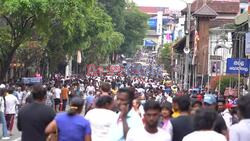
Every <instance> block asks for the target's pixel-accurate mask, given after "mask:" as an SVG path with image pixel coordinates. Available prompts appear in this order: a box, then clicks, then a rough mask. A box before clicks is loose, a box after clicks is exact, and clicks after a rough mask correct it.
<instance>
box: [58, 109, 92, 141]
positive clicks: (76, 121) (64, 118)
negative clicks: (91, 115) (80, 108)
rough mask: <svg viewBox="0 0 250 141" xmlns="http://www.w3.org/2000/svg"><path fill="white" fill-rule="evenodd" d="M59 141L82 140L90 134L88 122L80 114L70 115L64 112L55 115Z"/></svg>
mask: <svg viewBox="0 0 250 141" xmlns="http://www.w3.org/2000/svg"><path fill="white" fill-rule="evenodd" d="M55 121H56V124H57V128H58V140H59V141H84V139H85V136H86V135H90V134H91V129H90V123H89V121H87V120H86V119H85V118H84V117H82V116H81V115H73V116H70V115H68V114H67V113H66V112H64V113H60V114H58V115H57V116H56V117H55Z"/></svg>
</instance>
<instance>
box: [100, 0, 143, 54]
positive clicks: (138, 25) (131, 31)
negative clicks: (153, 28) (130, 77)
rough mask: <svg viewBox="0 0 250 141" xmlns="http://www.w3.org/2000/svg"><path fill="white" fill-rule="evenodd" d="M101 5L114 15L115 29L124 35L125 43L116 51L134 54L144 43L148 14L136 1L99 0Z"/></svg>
mask: <svg viewBox="0 0 250 141" xmlns="http://www.w3.org/2000/svg"><path fill="white" fill-rule="evenodd" d="M98 2H99V3H100V5H101V7H102V8H103V9H105V11H107V13H108V14H109V15H110V16H111V17H112V22H113V25H114V27H115V31H117V32H120V33H122V34H123V35H124V38H125V40H124V43H123V44H122V45H121V47H120V48H117V50H116V52H117V53H119V54H126V55H128V56H132V55H133V54H134V53H135V52H136V50H137V49H138V48H137V47H138V46H137V45H138V44H142V40H143V38H144V37H145V34H146V31H147V20H148V16H147V15H146V14H144V13H141V12H140V11H139V10H138V9H137V7H136V6H135V4H134V3H129V2H127V1H126V0H98Z"/></svg>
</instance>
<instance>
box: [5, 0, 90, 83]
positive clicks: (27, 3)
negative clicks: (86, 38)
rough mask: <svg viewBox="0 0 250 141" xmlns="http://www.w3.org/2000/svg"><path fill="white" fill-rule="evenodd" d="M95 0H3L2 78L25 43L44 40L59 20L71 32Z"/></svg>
mask: <svg viewBox="0 0 250 141" xmlns="http://www.w3.org/2000/svg"><path fill="white" fill-rule="evenodd" d="M92 4H93V0H86V1H84V2H83V1H82V0H74V1H72V0H64V1H51V0H11V1H10V0H1V1H0V21H1V22H0V57H1V58H0V80H3V78H4V76H5V74H6V72H7V71H8V68H9V66H10V63H11V61H12V58H13V56H14V54H15V52H16V50H17V48H19V47H20V45H21V44H23V43H25V42H26V41H28V40H43V41H45V42H46V38H47V37H48V36H49V34H50V33H51V32H50V30H51V28H50V27H52V26H51V24H55V23H57V22H58V21H59V22H60V23H61V24H62V25H63V27H64V28H65V29H66V31H67V33H68V34H69V35H71V33H73V32H74V28H72V27H73V25H75V23H76V22H81V24H79V25H82V26H84V24H83V22H82V20H78V19H81V18H83V17H84V15H82V14H81V13H82V11H83V10H88V7H91V5H92Z"/></svg>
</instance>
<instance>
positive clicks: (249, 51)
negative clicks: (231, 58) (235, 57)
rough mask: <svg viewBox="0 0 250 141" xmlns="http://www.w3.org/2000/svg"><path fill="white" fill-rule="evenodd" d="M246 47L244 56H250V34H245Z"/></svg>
mask: <svg viewBox="0 0 250 141" xmlns="http://www.w3.org/2000/svg"><path fill="white" fill-rule="evenodd" d="M245 41H246V45H245V54H246V56H250V32H248V33H246V40H245Z"/></svg>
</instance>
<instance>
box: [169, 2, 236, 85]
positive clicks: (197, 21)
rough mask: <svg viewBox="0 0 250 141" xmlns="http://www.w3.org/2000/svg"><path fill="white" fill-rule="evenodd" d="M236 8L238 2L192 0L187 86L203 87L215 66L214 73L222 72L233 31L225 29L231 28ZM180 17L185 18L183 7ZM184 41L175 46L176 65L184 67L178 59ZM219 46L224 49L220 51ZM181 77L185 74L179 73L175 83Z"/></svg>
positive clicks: (185, 11)
mask: <svg viewBox="0 0 250 141" xmlns="http://www.w3.org/2000/svg"><path fill="white" fill-rule="evenodd" d="M239 7H240V3H239V1H237V0H209V1H204V0H195V1H194V2H193V3H192V5H191V13H192V18H191V31H190V47H191V53H190V54H189V58H190V59H189V60H188V63H189V64H190V65H189V70H190V71H189V79H188V80H189V84H190V86H201V85H202V86H205V84H207V82H208V80H209V78H211V76H213V75H214V74H212V73H211V72H213V70H212V69H213V67H214V66H220V67H217V70H216V72H217V73H220V74H221V73H222V72H224V70H225V66H223V67H222V64H225V63H226V62H225V60H226V58H228V57H229V56H230V55H231V52H230V50H229V49H228V48H231V46H232V38H231V32H232V31H231V30H229V29H228V28H229V27H230V26H228V24H233V23H234V18H235V17H236V15H237V14H238V12H239V11H240V10H239V9H240V8H239ZM182 14H183V15H185V17H187V16H186V15H187V9H186V8H185V9H183V10H182ZM222 36H225V37H226V38H227V40H225V39H226V38H222V39H221V37H222ZM185 42H186V39H185V37H184V38H183V39H180V40H179V42H177V43H176V44H175V45H174V48H175V49H176V51H177V52H178V53H179V58H177V59H178V60H179V63H177V64H183V62H180V61H181V60H184V59H181V58H183V56H184V55H185V54H184V53H183V49H184V47H185ZM220 44H223V45H224V46H223V47H222V48H221V46H219V45H220ZM224 47H225V48H224ZM212 60H213V61H212ZM184 61H185V60H184ZM211 61H212V63H211ZM217 62H220V63H217ZM210 66H211V67H210ZM182 67H184V66H182ZM182 70H184V69H182ZM218 71H219V72H218ZM216 72H215V73H216ZM181 74H184V72H180V75H178V76H179V78H178V80H182V79H183V77H184V76H183V75H181Z"/></svg>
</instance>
